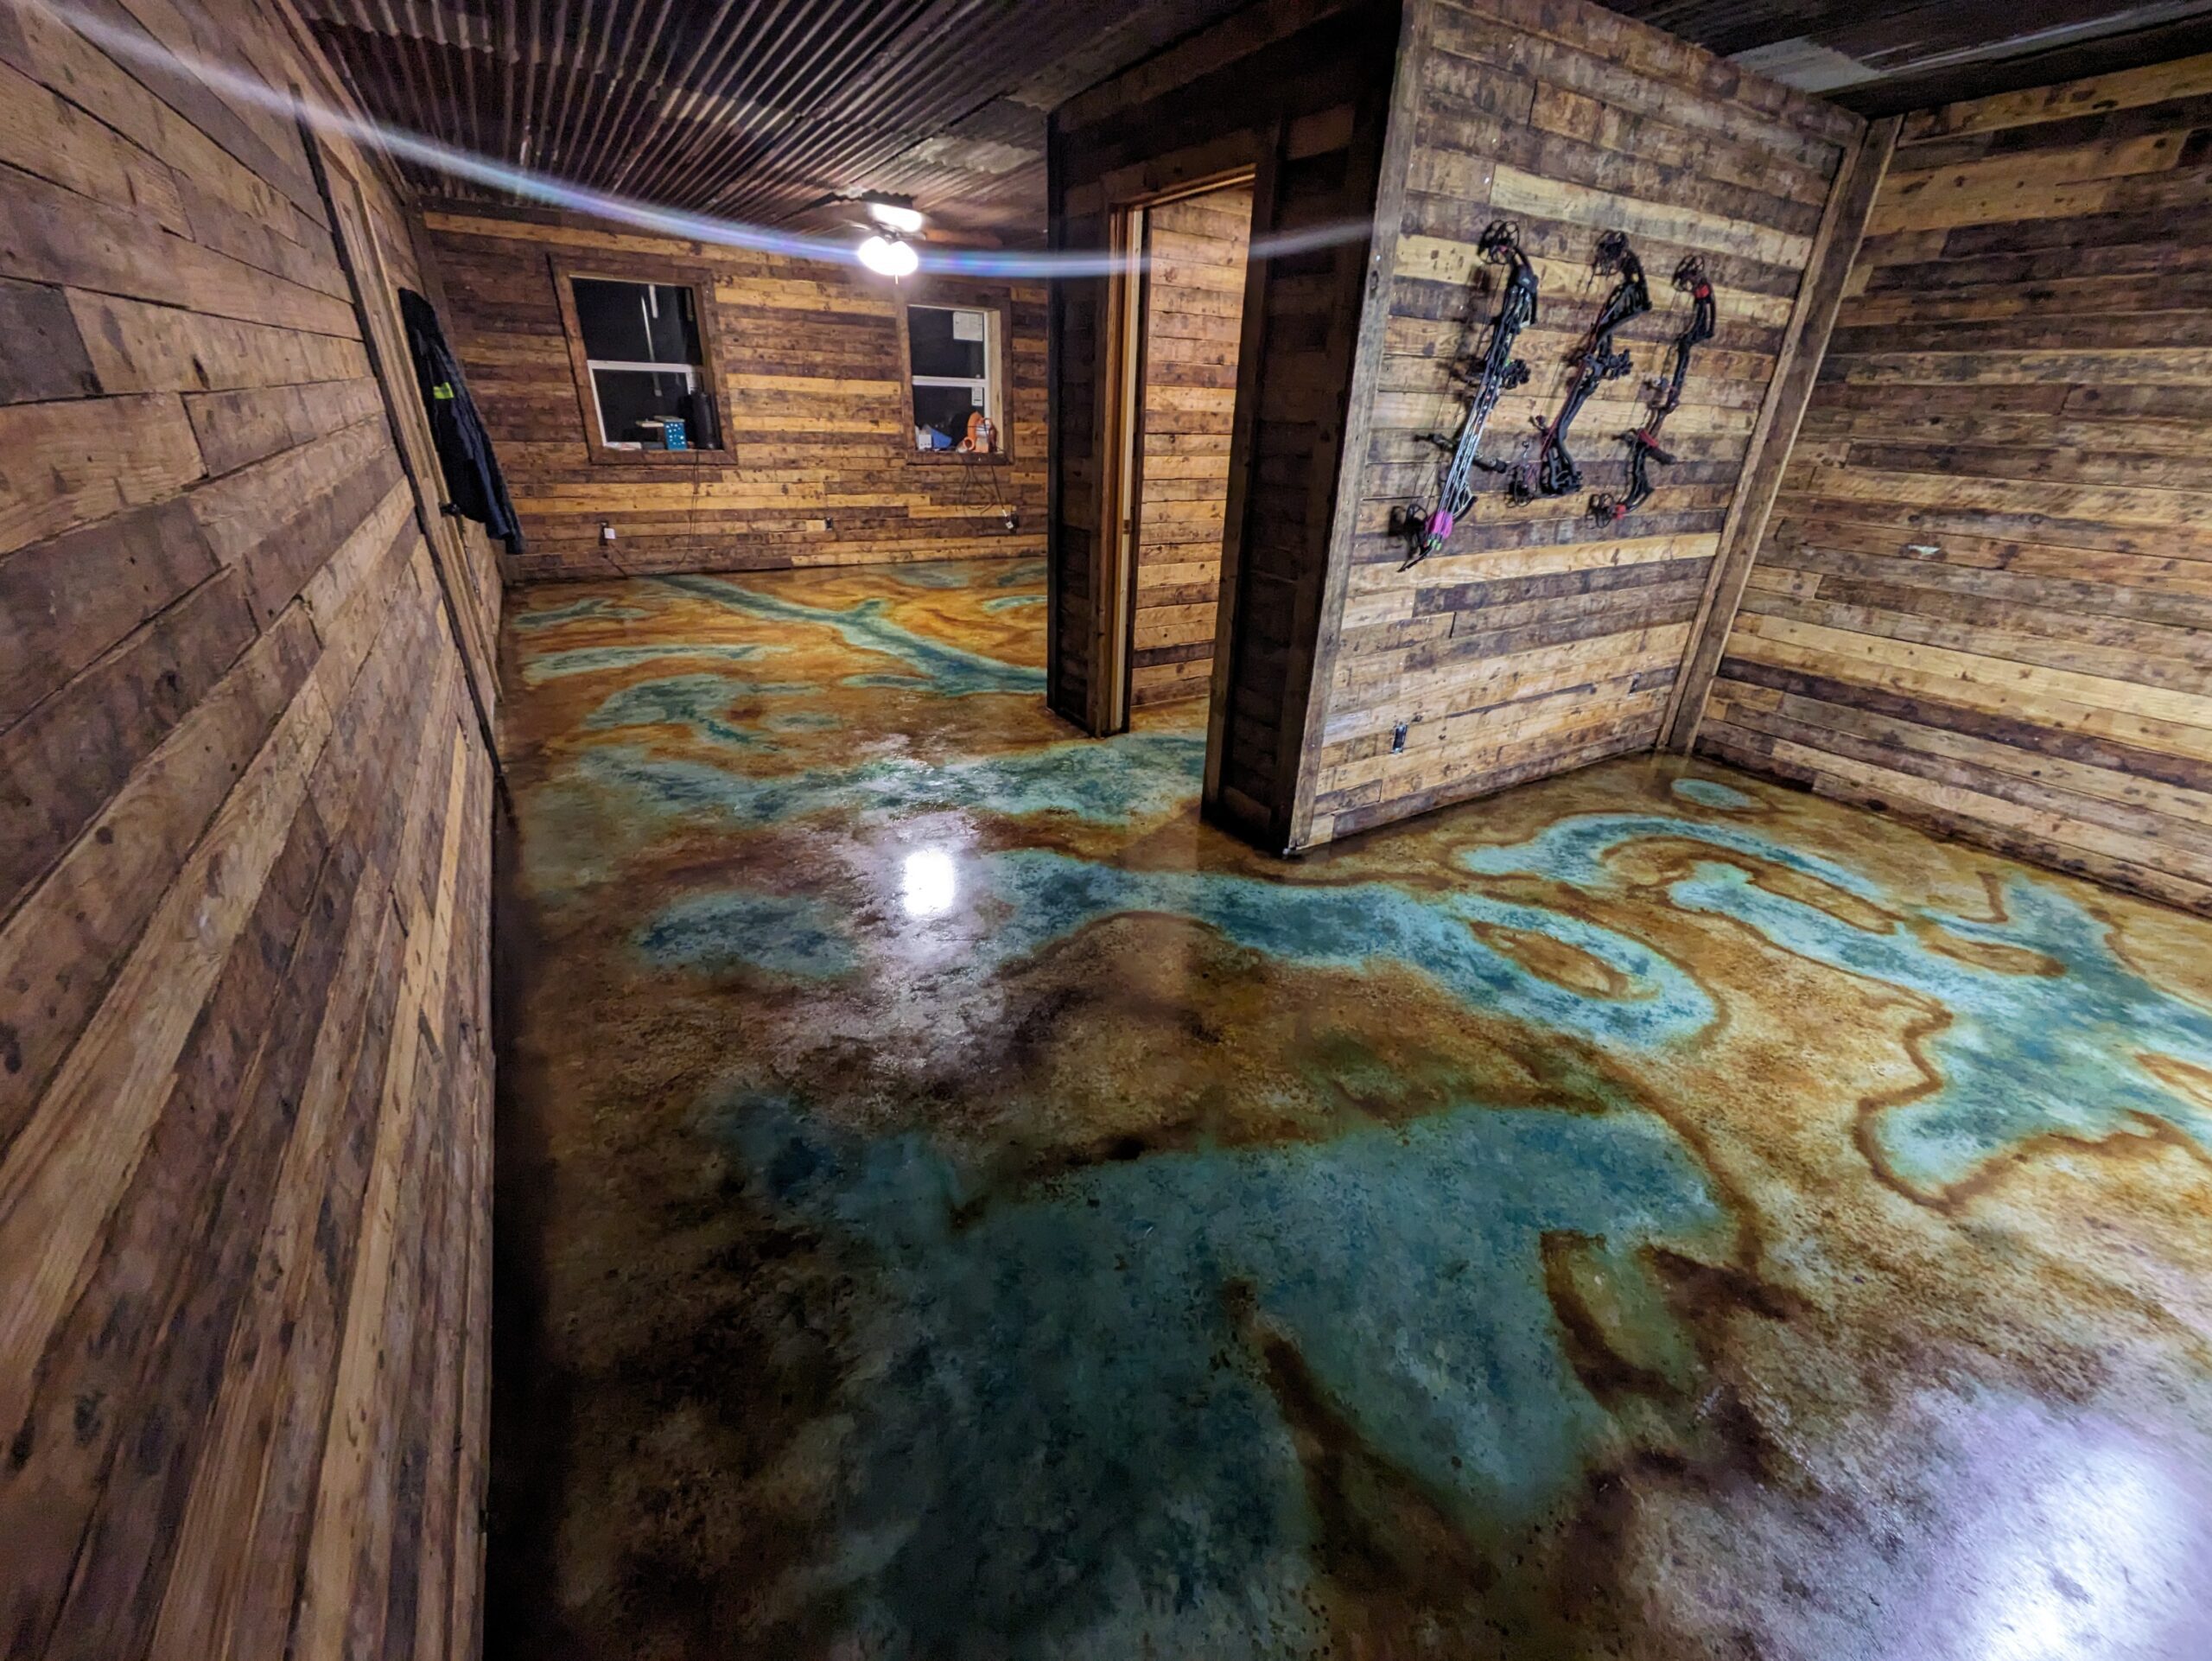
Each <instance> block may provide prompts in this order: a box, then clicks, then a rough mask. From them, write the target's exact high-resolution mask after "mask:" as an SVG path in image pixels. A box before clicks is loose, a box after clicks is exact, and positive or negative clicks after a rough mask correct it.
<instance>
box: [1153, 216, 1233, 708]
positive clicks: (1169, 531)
mask: <svg viewBox="0 0 2212 1661" xmlns="http://www.w3.org/2000/svg"><path fill="white" fill-rule="evenodd" d="M1146 218H1147V230H1148V237H1147V255H1148V258H1149V266H1148V269H1147V273H1146V277H1145V283H1144V291H1145V321H1144V367H1143V371H1142V373H1141V376H1140V380H1141V416H1142V424H1141V435H1140V440H1139V442H1140V446H1141V462H1140V472H1141V480H1142V485H1141V489H1140V490H1139V492H1138V500H1137V504H1136V536H1135V553H1136V557H1135V562H1134V566H1133V570H1131V573H1130V576H1131V579H1132V581H1131V587H1132V590H1133V592H1132V603H1131V606H1130V615H1131V627H1130V638H1129V665H1130V668H1129V703H1131V704H1132V705H1133V706H1135V707H1138V708H1142V707H1145V706H1147V705H1152V704H1157V703H1172V702H1173V701H1174V700H1176V699H1179V698H1185V697H1203V696H1205V693H1206V691H1207V690H1208V689H1209V688H1210V686H1211V683H1212V679H1213V640H1214V620H1215V613H1216V611H1217V601H1218V600H1219V597H1220V587H1221V538H1222V527H1223V519H1224V513H1225V512H1226V511H1227V506H1228V496H1229V449H1230V441H1231V439H1232V437H1233V430H1234V427H1235V421H1236V353H1237V345H1238V342H1239V341H1240V340H1242V339H1243V300H1244V287H1245V282H1244V266H1245V248H1246V245H1248V244H1249V241H1250V240H1251V228H1252V187H1251V185H1250V184H1249V182H1246V183H1242V184H1236V185H1227V186H1223V187H1220V188H1217V189H1214V190H1209V191H1204V192H1201V193H1199V194H1197V195H1193V196H1185V197H1182V198H1180V199H1179V200H1173V201H1166V202H1161V203H1159V204H1157V205H1156V206H1154V207H1151V208H1150V209H1148V210H1147V216H1146Z"/></svg>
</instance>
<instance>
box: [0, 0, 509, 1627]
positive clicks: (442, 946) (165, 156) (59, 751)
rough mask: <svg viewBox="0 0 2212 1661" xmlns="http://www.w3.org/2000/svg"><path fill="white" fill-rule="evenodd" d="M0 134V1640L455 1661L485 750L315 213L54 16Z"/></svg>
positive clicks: (385, 197) (467, 1459) (484, 912)
mask: <svg viewBox="0 0 2212 1661" xmlns="http://www.w3.org/2000/svg"><path fill="white" fill-rule="evenodd" d="M100 16H102V17H104V18H105V19H106V20H108V22H110V24H111V26H112V27H114V28H117V29H122V30H124V31H125V33H126V34H127V35H129V36H130V37H131V38H134V39H137V40H138V41H142V42H146V43H153V42H158V43H159V44H161V45H162V46H165V47H168V48H172V49H175V50H178V51H186V52H194V53H198V54H202V55H205V56H209V57H219V58H222V59H225V60H231V61H234V62H235V61H238V60H244V61H245V62H246V63H247V64H249V65H251V67H253V68H254V70H255V71H256V72H257V73H259V74H261V75H262V76H264V77H265V78H266V79H267V80H269V81H270V83H271V84H273V85H275V86H279V87H283V86H290V85H296V84H300V83H302V82H304V83H306V84H308V85H310V86H318V85H321V84H322V83H321V69H320V67H318V66H316V65H315V63H313V61H312V60H309V59H308V58H307V57H306V56H304V55H302V54H299V53H296V50H295V48H294V47H293V45H292V44H291V37H290V36H289V34H288V33H287V31H286V30H285V29H284V28H283V25H282V23H281V22H280V21H279V20H278V19H277V16H275V15H274V14H273V13H272V12H271V11H270V10H265V9H264V8H262V7H260V6H257V5H249V4H244V3H240V4H233V5H231V6H227V7H226V8H224V10H223V13H222V16H221V17H220V20H219V21H217V20H216V19H215V18H214V17H213V16H211V15H209V14H207V13H206V12H203V11H202V10H200V8H199V6H198V5H197V4H196V3H194V0H116V3H113V4H110V5H105V6H103V7H102V8H101V9H100ZM0 105H4V107H5V108H6V109H7V110H8V111H10V115H9V117H8V118H6V119H4V120H0V317H4V318H5V320H6V322H7V329H6V333H7V340H6V346H5V350H4V357H0V1447H4V1448H5V1450H6V1451H5V1454H4V1456H0V1540H4V1541H5V1542H6V1545H5V1548H4V1556H5V1560H6V1563H7V1569H6V1573H5V1575H4V1592H0V1596H3V1597H4V1600H5V1610H4V1615H3V1616H0V1622H3V1623H4V1624H0V1632H4V1638H5V1642H6V1645H7V1652H8V1654H9V1655H10V1656H11V1657H21V1658H26V1661H29V1658H39V1657H46V1656H63V1655H68V1656H94V1655H97V1656H100V1657H103V1658H118V1661H122V1658H135V1657H141V1656H149V1655H159V1656H164V1657H168V1656H174V1657H180V1658H182V1657H191V1658H200V1657H213V1656H225V1657H232V1658H247V1661H263V1658H265V1661H279V1658H283V1657H287V1656H296V1657H301V1658H307V1657H318V1658H319V1657H333V1656H337V1655H339V1654H341V1653H344V1654H369V1653H379V1654H383V1655H386V1656H393V1657H399V1656H408V1657H431V1656H439V1657H443V1656H459V1657H467V1656H469V1655H473V1654H474V1652H475V1651H476V1648H477V1640H476V1632H477V1614H476V1596H477V1586H478V1582H479V1542H478V1536H477V1524H478V1518H479V1512H480V1503H481V1494H482V1486H483V1485H482V1471H483V1451H484V1450H483V1429H484V1423H485V1383H486V1374H485V1364H486V1351H485V1346H484V1341H483V1340H484V1336H485V1333H486V1330H487V1328H488V1324H489V1323H488V1298H489V1284H490V1282H489V1271H488V1264H489V1257H488V1248H489V1225H490V1216H489V1209H488V1198H487V1197H488V1194H489V1191H490V1183H489V1164H490V1155H491V1149H490V1113H491V1060H490V1055H489V1050H488V1045H487V1037H486V1013H487V1002H488V990H487V968H486V964H487V933H488V923H489V913H490V900H489V884H490V870H489V864H490V843H491V834H490V832H491V814H492V799H493V763H492V760H491V757H490V756H489V754H487V751H486V745H485V741H484V735H483V729H482V726H481V724H480V722H479V720H478V719H477V717H476V714H475V711H474V707H473V705H472V703H471V700H470V697H469V695H468V692H467V682H466V678H465V667H464V663H463V660H462V657H461V648H460V647H459V646H458V645H457V644H456V640H457V637H456V635H455V634H454V633H453V632H452V630H453V627H454V624H453V619H452V617H451V616H450V614H448V611H447V609H446V608H445V606H444V603H443V601H442V597H441V582H440V573H439V571H438V570H436V569H435V567H434V565H433V563H432V554H431V551H430V549H429V544H427V543H426V542H425V540H424V538H423V533H422V529H421V525H420V523H419V521H418V519H417V517H416V513H417V509H416V503H415V500H414V498H413V496H412V494H411V493H410V489H409V487H408V485H407V482H406V480H404V477H403V474H402V469H401V466H400V461H399V457H398V455H397V451H396V449H395V443H394V437H393V433H392V430H391V428H390V427H389V426H388V424H387V417H386V412H385V407H384V404H383V403H382V400H381V398H380V396H379V389H378V385H377V383H376V381H375V380H374V379H372V375H371V372H370V365H369V360H368V357H367V355H366V353H365V348H364V345H363V340H362V334H361V328H360V324H359V318H358V315H357V312H356V309H355V304H354V301H353V294H352V290H351V289H350V286H349V282H348V278H347V276H346V271H345V270H344V269H343V267H342V265H341V263H340V258H339V253H338V251H337V249H336V247H335V246H334V241H333V232H332V223H331V217H330V213H329V210H328V208H327V203H326V198H325V196H324V195H323V194H322V191H321V186H320V183H319V181H318V179H317V177H316V174H315V167H314V165H313V163H312V162H311V160H310V157H309V156H308V150H307V147H306V145H305V144H304V143H303V142H302V137H301V135H300V133H299V131H298V130H297V129H296V127H295V126H294V125H293V124H292V122H291V121H290V119H289V118H288V117H287V116H285V115H283V114H280V113H274V112H272V111H270V110H269V109H267V108H264V107H262V106H260V105H257V104H255V103H252V102H251V101H248V100H245V99H239V98H238V97H236V96H235V94H233V93H232V92H230V91H228V90H226V89H223V88H219V87H217V86H211V85H208V84H206V83H203V82H202V81H201V80H199V79H198V78H196V77H195V76H194V74H193V73H190V72H189V71H187V70H183V69H181V68H177V67H168V68H163V67H155V66H149V65H148V64H146V63H144V62H142V61H141V60H138V59H137V58H135V57H133V56H131V55H130V54H129V53H128V52H123V53H122V54H121V55H119V56H111V55H110V54H109V53H107V52H106V51H104V50H103V49H102V48H100V47H99V46H98V45H95V44H94V43H93V42H92V41H91V40H90V39H88V38H86V36H84V35H81V34H79V33H78V32H77V31H75V30H73V29H71V28H70V27H69V26H68V25H67V24H66V23H64V22H61V21H60V20H59V19H58V18H57V17H56V16H54V14H53V13H50V12H47V11H42V10H37V9H24V8H16V7H9V8H5V9H0ZM328 159H329V160H330V162H331V163H332V164H333V166H334V168H337V169H346V170H348V171H349V172H350V173H351V174H352V175H353V176H354V177H356V178H358V179H359V180H360V181H363V184H364V187H365V188H364V200H365V202H366V204H367V207H368V212H369V214H370V217H371V218H372V220H374V221H375V222H376V224H377V225H378V226H379V227H380V228H381V229H382V230H383V231H384V232H385V233H386V236H385V240H386V242H387V245H388V246H389V248H390V249H391V251H393V252H394V258H395V265H396V269H395V270H393V271H392V272H391V277H393V278H394V279H395V280H406V279H408V278H410V277H415V276H416V275H417V273H416V272H415V271H414V270H413V269H412V267H411V265H410V264H407V263H406V262H405V260H404V258H402V257H401V252H400V251H404V249H405V248H406V247H407V246H408V235H407V228H406V225H405V221H404V217H403V216H402V213H401V208H400V206H399V204H397V202H396V201H395V200H393V199H392V198H391V196H390V195H389V194H386V192H385V189H384V188H383V186H382V185H381V184H380V183H379V182H378V179H377V175H375V174H374V173H373V172H372V171H371V170H370V169H368V168H367V167H366V166H365V164H364V163H363V162H361V160H360V158H359V157H358V156H353V155H352V154H351V153H350V152H348V151H346V150H344V149H343V148H342V147H340V148H339V149H337V150H334V151H333V152H331V153H330V156H329V158H328ZM404 391H405V392H406V394H407V395H408V396H410V397H411V396H413V395H414V391H413V388H412V386H411V385H409V386H408V387H406V388H405V389H404ZM467 546H468V547H469V548H470V549H472V550H474V557H481V556H482V554H483V551H484V544H483V543H482V541H481V539H480V538H478V539H476V540H475V541H474V542H473V543H471V544H467ZM474 575H475V576H476V578H477V579H478V580H475V581H471V582H463V583H462V584H461V595H462V599H461V604H463V605H474V606H477V607H487V606H488V607H492V608H496V605H497V602H498V596H499V587H498V582H497V580H496V576H495V575H494V574H491V573H489V572H479V573H476V574H474ZM472 596H473V597H472ZM496 626H497V617H496V614H495V613H494V614H491V615H479V616H476V617H474V619H473V620H471V623H470V633H473V634H475V635H476V636H477V637H478V638H481V639H489V638H491V635H492V633H493V632H494V631H495V630H496Z"/></svg>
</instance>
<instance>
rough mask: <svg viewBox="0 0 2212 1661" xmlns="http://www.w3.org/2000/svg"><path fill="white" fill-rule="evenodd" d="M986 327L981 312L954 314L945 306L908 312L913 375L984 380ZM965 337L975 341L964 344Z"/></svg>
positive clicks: (957, 312)
mask: <svg viewBox="0 0 2212 1661" xmlns="http://www.w3.org/2000/svg"><path fill="white" fill-rule="evenodd" d="M985 328H986V325H985V322H984V314H983V313H982V312H980V311H954V310H952V309H949V308H947V307H944V306H909V307H907V308H906V333H907V334H908V336H909V337H910V338H911V339H912V342H913V351H914V372H915V373H916V374H918V375H958V376H960V377H962V378H963V379H982V377H983V376H984V375H985V374H987V373H988V371H987V370H986V369H985V368H984V366H983V347H984V334H985ZM963 335H967V336H970V337H972V338H969V339H966V340H963V339H962V338H961V336H963Z"/></svg>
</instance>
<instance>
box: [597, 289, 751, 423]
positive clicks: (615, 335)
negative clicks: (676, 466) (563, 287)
mask: <svg viewBox="0 0 2212 1661" xmlns="http://www.w3.org/2000/svg"><path fill="white" fill-rule="evenodd" d="M569 298H570V302H571V305H572V307H573V315H574V319H575V331H574V332H575V336H576V338H577V339H578V340H580V341H581V342H582V350H581V353H580V355H581V356H582V360H583V368H584V373H585V375H586V377H587V378H588V385H589V388H590V393H591V402H590V409H589V411H588V414H589V416H590V417H591V418H593V419H594V420H595V421H596V422H597V423H598V428H599V430H598V432H597V433H596V434H595V435H594V436H595V437H596V438H597V439H598V441H599V442H600V444H601V445H602V446H604V447H605V448H606V449H610V450H632V451H638V450H685V449H720V448H721V432H720V430H719V427H718V424H717V423H716V421H715V403H714V397H713V392H712V384H713V377H712V375H711V374H710V373H709V365H708V358H707V351H706V340H705V337H704V334H703V333H702V330H701V328H700V319H699V307H698V301H697V298H696V290H695V289H694V288H692V287H691V285H690V284H689V283H650V282H637V281H632V280H628V279H622V278H615V277H584V276H581V275H577V276H572V277H569Z"/></svg>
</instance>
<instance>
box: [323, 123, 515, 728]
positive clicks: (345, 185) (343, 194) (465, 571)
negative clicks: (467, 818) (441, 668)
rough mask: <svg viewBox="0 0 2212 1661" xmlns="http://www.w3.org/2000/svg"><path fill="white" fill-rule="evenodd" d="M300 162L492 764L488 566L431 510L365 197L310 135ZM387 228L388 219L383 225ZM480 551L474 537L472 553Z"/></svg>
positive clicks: (400, 340)
mask: <svg viewBox="0 0 2212 1661" xmlns="http://www.w3.org/2000/svg"><path fill="white" fill-rule="evenodd" d="M308 159H309V160H310V161H312V162H315V166H316V169H317V170H318V174H319V175H320V176H321V178H322V180H323V183H324V186H325V189H326V194H327V199H328V200H329V202H330V206H331V210H332V218H333V222H334V224H335V226H336V227H337V231H338V247H339V252H340V256H341V258H342V259H343V261H344V264H345V266H346V277H347V280H348V282H349V283H350V284H351V285H352V293H353V301H354V304H355V305H356V307H357V308H358V309H359V312H360V314H361V316H362V319H363V321H365V324H366V328H365V329H364V331H363V333H362V337H361V343H362V347H363V348H364V349H365V351H366V352H367V353H368V357H369V364H370V368H371V371H372V375H373V378H374V379H375V380H376V382H377V384H378V385H379V386H380V387H382V388H383V389H384V392H385V395H384V398H383V399H382V403H383V406H384V410H385V417H386V418H387V420H388V421H389V423H390V424H391V435H392V439H393V447H394V449H396V450H397V454H398V456H399V464H400V468H401V470H402V471H403V472H404V473H405V474H406V475H407V482H408V487H409V492H410V494H411V495H412V496H413V498H414V500H415V508H416V519H417V522H418V524H419V526H420V528H421V530H422V533H423V539H424V541H426V542H427V543H428V544H429V547H430V553H431V557H432V562H433V565H434V567H435V570H436V571H437V575H438V588H439V594H440V596H441V599H442V602H443V605H444V608H445V612H446V620H447V622H448V625H449V626H450V627H451V628H452V629H453V633H454V644H455V646H457V647H459V649H460V651H461V659H462V661H463V662H464V663H465V664H466V665H467V669H468V688H469V695H470V698H471V701H472V702H473V703H474V705H475V708H476V710H477V712H478V715H479V716H480V719H481V721H482V722H483V727H484V741H485V748H486V751H487V753H491V754H493V756H494V766H495V767H496V765H497V758H496V752H494V751H493V748H492V747H493V725H492V714H493V710H496V709H497V708H498V707H499V647H498V636H499V583H498V581H497V575H496V567H492V566H487V565H486V563H484V562H482V561H480V560H478V559H476V558H474V557H472V555H473V552H474V550H473V548H472V544H471V543H470V541H469V539H468V538H467V536H466V534H465V533H464V531H463V530H462V521H461V519H459V518H458V517H456V516H454V515H452V514H448V513H445V512H442V511H441V510H440V506H439V504H440V502H441V501H442V500H443V498H444V495H445V490H444V480H443V477H442V471H441V467H440V463H439V461H438V453H437V442H436V440H435V438H434V437H433V436H432V435H431V432H430V425H429V416H428V415H427V413H426V412H425V411H424V410H423V400H422V396H421V392H420V390H419V389H420V382H419V380H418V379H417V378H416V373H415V362H414V356H413V353H411V351H410V349H409V347H408V343H407V328H406V323H405V321H404V319H403V317H402V316H401V314H400V310H399V284H398V283H397V280H396V279H395V278H394V277H393V276H392V273H391V268H390V266H389V264H387V262H386V259H385V236H384V235H381V234H379V231H378V224H377V220H376V216H375V215H373V214H372V213H371V212H370V209H369V205H368V197H367V194H366V193H365V190H364V189H363V188H362V185H361V182H360V181H359V179H358V178H357V177H355V176H354V175H353V172H352V171H351V170H349V169H346V167H345V166H344V164H343V163H327V162H326V160H325V158H324V156H323V155H322V153H321V149H320V147H319V146H318V145H317V144H316V143H315V139H314V136H313V135H312V134H311V133H310V134H309V135H308ZM389 223H390V221H389V220H387V221H386V224H387V225H389ZM410 393H412V394H413V396H411V397H410ZM484 545H485V544H483V543H482V542H481V540H480V539H479V541H478V543H477V544H475V546H477V547H481V546H484Z"/></svg>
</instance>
